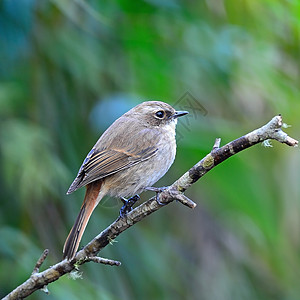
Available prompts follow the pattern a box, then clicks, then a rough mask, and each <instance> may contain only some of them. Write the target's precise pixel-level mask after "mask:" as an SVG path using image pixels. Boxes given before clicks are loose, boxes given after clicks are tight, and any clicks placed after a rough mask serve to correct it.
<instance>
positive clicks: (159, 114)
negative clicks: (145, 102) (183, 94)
mask: <svg viewBox="0 0 300 300" xmlns="http://www.w3.org/2000/svg"><path fill="white" fill-rule="evenodd" d="M155 115H156V116H157V117H158V118H160V119H162V118H163V117H164V116H165V112H164V111H163V110H159V111H158V112H156V113H155Z"/></svg>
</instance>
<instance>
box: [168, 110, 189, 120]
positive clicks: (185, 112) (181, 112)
mask: <svg viewBox="0 0 300 300" xmlns="http://www.w3.org/2000/svg"><path fill="white" fill-rule="evenodd" d="M188 113H189V112H188V111H175V113H174V115H172V118H173V119H177V118H179V117H182V116H184V115H187V114H188Z"/></svg>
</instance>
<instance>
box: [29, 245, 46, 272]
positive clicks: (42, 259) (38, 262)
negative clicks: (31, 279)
mask: <svg viewBox="0 0 300 300" xmlns="http://www.w3.org/2000/svg"><path fill="white" fill-rule="evenodd" d="M48 254H49V249H45V250H44V252H43V253H42V255H41V257H40V258H39V260H38V261H37V262H36V264H35V267H34V269H33V271H32V273H31V275H34V274H36V273H38V272H39V270H40V267H41V265H42V264H43V262H44V261H45V259H46V257H47V256H48Z"/></svg>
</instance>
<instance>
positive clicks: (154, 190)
mask: <svg viewBox="0 0 300 300" xmlns="http://www.w3.org/2000/svg"><path fill="white" fill-rule="evenodd" d="M165 189H166V187H159V188H157V187H154V186H150V187H146V188H145V190H147V191H151V192H155V193H156V196H155V200H156V202H157V203H158V204H159V205H162V206H163V205H166V204H167V203H163V202H160V201H159V194H160V193H162V192H163V191H164V190H165Z"/></svg>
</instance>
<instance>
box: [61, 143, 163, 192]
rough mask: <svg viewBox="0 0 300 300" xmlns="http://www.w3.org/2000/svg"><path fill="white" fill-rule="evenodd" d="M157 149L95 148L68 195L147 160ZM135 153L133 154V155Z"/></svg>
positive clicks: (86, 159)
mask: <svg viewBox="0 0 300 300" xmlns="http://www.w3.org/2000/svg"><path fill="white" fill-rule="evenodd" d="M157 150H158V149H157V148H156V147H148V148H146V149H143V150H142V151H139V152H137V153H134V152H136V151H131V149H129V150H128V151H125V150H121V149H105V150H100V151H99V150H97V149H95V148H93V149H92V150H91V151H90V152H89V154H88V155H87V157H86V158H85V160H84V161H83V164H82V165H81V167H80V169H79V172H78V174H77V176H76V178H75V180H74V181H73V183H72V184H71V186H70V188H69V190H68V192H67V194H71V193H72V192H74V191H76V190H77V189H79V188H80V187H82V186H85V185H87V184H88V183H91V182H93V181H95V180H98V179H101V178H104V177H106V176H109V175H112V174H114V173H117V172H119V171H121V170H124V169H127V168H129V167H131V166H133V165H135V164H137V163H139V162H141V161H144V160H147V159H149V158H150V157H152V156H153V155H155V153H156V152H157ZM132 152H133V153H132Z"/></svg>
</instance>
